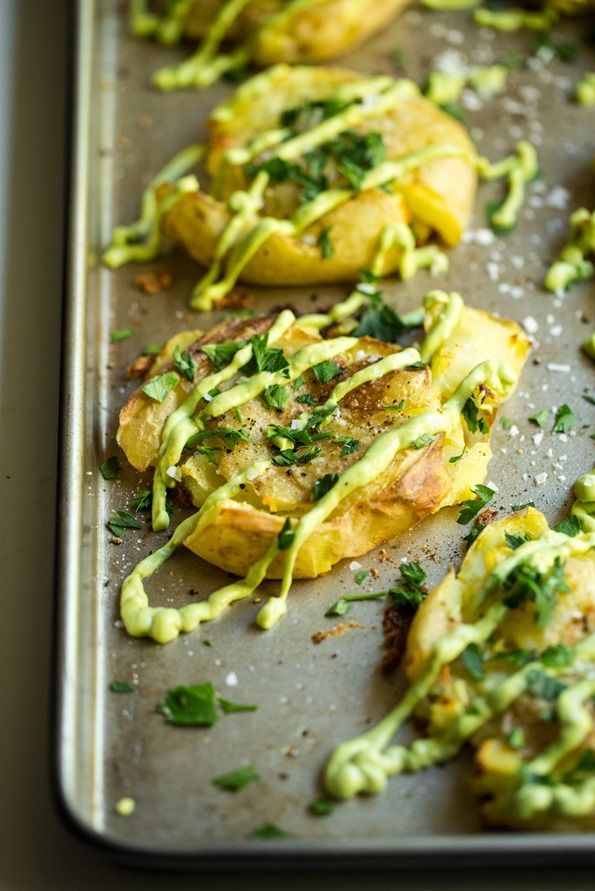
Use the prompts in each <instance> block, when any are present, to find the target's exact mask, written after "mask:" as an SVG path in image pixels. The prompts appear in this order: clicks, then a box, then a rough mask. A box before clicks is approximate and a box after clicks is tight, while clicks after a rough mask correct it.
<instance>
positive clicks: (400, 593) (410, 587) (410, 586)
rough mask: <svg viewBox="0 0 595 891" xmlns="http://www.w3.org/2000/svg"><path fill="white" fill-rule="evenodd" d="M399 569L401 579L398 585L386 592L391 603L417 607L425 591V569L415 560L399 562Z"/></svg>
mask: <svg viewBox="0 0 595 891" xmlns="http://www.w3.org/2000/svg"><path fill="white" fill-rule="evenodd" d="M399 570H400V573H401V579H400V582H399V583H398V587H395V588H391V589H390V590H389V592H388V593H389V594H390V596H391V598H392V601H393V603H395V604H398V605H400V606H407V607H413V608H414V609H417V607H418V606H419V605H420V603H421V602H422V600H423V599H424V597H425V596H426V593H427V592H426V587H425V583H426V573H425V570H423V569H422V567H421V566H420V565H419V563H416V561H415V560H412V561H411V562H410V563H401V566H400V567H399Z"/></svg>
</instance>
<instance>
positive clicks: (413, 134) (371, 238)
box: [164, 66, 477, 285]
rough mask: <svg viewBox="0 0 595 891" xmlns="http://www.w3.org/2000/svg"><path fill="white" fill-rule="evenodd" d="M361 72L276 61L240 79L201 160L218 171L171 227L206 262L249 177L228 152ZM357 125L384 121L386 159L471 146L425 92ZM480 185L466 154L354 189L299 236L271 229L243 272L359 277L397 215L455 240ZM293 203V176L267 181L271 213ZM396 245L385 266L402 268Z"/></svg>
mask: <svg viewBox="0 0 595 891" xmlns="http://www.w3.org/2000/svg"><path fill="white" fill-rule="evenodd" d="M358 79H361V75H358V74H357V73H356V72H352V71H348V70H344V69H339V68H305V67H296V68H293V69H290V68H288V67H287V66H278V67H277V68H273V69H271V70H270V71H268V72H266V75H259V76H258V77H257V78H253V79H252V81H249V82H248V83H247V84H245V85H243V86H242V87H241V88H240V89H239V90H238V92H237V93H236V95H235V96H234V98H233V99H232V100H231V101H230V102H229V103H228V104H227V105H226V106H223V107H222V109H221V110H220V111H221V113H219V114H214V115H213V117H212V118H211V121H210V123H209V133H210V137H209V145H208V154H207V158H206V162H205V163H206V167H207V170H208V171H209V174H210V176H211V177H212V178H213V191H212V194H210V195H207V194H206V193H204V192H189V193H185V194H184V195H182V196H181V197H180V199H179V200H178V201H177V202H176V203H175V204H174V206H173V208H172V209H171V210H170V211H169V212H168V213H167V214H166V217H165V221H164V229H165V233H166V235H167V236H168V237H170V238H171V239H172V240H173V241H174V242H177V243H180V244H182V245H183V246H184V247H185V249H186V250H187V251H188V253H189V254H190V255H191V256H192V257H193V258H194V259H195V260H197V262H198V263H200V264H201V265H203V266H206V267H208V266H209V265H210V263H211V261H212V259H213V255H214V251H215V246H216V243H217V239H218V237H219V236H220V234H221V232H222V231H223V229H224V228H225V226H226V224H227V222H228V221H229V218H230V217H229V212H228V209H227V200H228V198H229V196H230V195H231V194H232V192H234V191H236V190H237V189H242V188H245V187H246V186H247V180H246V178H245V175H244V173H243V171H242V169H241V168H240V167H237V166H233V165H231V164H229V163H227V162H224V154H225V152H226V151H228V150H229V149H230V148H237V147H241V146H243V145H245V144H246V142H248V141H249V140H250V139H251V138H252V137H253V136H255V135H256V134H257V133H259V132H261V131H262V130H263V129H267V128H269V127H274V126H277V125H278V120H279V115H280V113H281V112H282V111H283V110H284V109H286V108H292V107H295V106H297V105H300V104H303V103H304V102H308V101H311V100H319V99H322V98H324V97H326V96H329V95H331V94H332V93H333V92H334V91H335V90H336V88H337V86H338V85H339V84H341V83H346V82H353V81H356V80H358ZM356 129H357V130H358V132H362V133H366V132H373V131H379V132H380V133H381V134H382V137H383V140H384V143H385V146H386V152H387V158H388V159H389V160H390V159H397V158H399V157H401V156H402V155H403V154H405V153H408V152H411V151H414V150H416V149H420V148H423V147H425V146H428V145H431V144H434V143H448V144H450V145H455V146H457V147H459V148H460V149H461V150H462V151H464V152H466V153H468V154H469V155H470V156H473V154H474V149H473V146H472V144H471V142H470V140H469V138H468V136H467V134H466V132H465V130H464V128H463V127H462V126H461V125H460V124H459V123H458V122H457V121H454V120H453V119H452V118H451V117H449V116H448V115H446V114H444V112H442V111H441V110H440V109H438V108H436V106H434V105H433V104H432V103H431V102H428V101H427V100H426V99H424V98H423V97H421V96H411V97H408V98H404V99H403V100H402V101H401V102H400V103H399V105H398V107H397V108H396V109H393V110H392V111H391V112H388V113H386V114H385V115H383V116H382V117H378V118H376V119H367V120H365V121H362V122H361V125H358V127H357V128H356ZM476 186H477V175H476V172H475V168H474V165H473V164H472V163H470V162H469V161H468V160H466V159H464V158H460V157H452V158H442V159H436V160H434V161H431V162H428V163H426V164H423V165H422V166H420V167H419V168H417V169H416V170H415V171H414V172H413V173H412V175H411V179H410V180H409V181H408V182H407V183H400V184H395V185H394V186H393V187H391V192H390V193H389V194H387V192H385V191H383V190H380V189H375V190H369V191H366V192H360V193H357V194H355V195H354V196H353V197H352V198H351V199H350V200H349V201H348V202H347V203H346V204H344V205H342V206H340V207H338V208H335V209H334V210H332V211H330V212H329V213H327V214H325V215H324V216H323V217H322V218H321V219H319V220H318V221H317V222H316V223H314V224H313V225H311V226H310V227H309V228H308V229H306V230H305V231H304V232H303V233H302V234H300V235H299V236H289V235H283V234H280V233H275V234H273V235H272V236H271V237H270V238H269V239H268V240H267V242H266V243H265V244H264V245H262V246H261V247H260V248H259V249H258V250H257V251H256V253H255V254H254V256H253V257H252V258H251V260H250V261H249V262H248V264H247V265H246V266H245V268H244V269H243V271H242V273H241V280H243V281H246V282H253V283H255V284H264V285H272V284H283V285H300V284H306V285H309V284H315V283H324V282H339V281H356V280H357V279H358V276H359V272H360V271H361V269H362V268H369V266H370V264H371V262H372V257H373V251H374V248H375V247H376V246H377V242H378V238H379V236H380V233H381V232H382V230H383V229H384V227H385V226H386V225H388V224H391V223H410V222H411V221H412V220H413V221H417V222H419V223H421V224H423V225H424V227H429V228H430V229H431V230H434V231H435V232H437V234H438V235H439V237H440V238H441V239H442V240H443V241H444V242H445V243H446V244H449V245H452V244H456V243H457V242H458V241H459V240H460V238H461V236H462V233H463V231H464V229H465V227H466V225H467V223H468V220H469V217H470V214H471V210H472V206H473V201H474V198H475V191H476ZM295 205H296V201H295V195H294V194H293V193H292V192H291V190H290V189H288V187H287V184H285V183H282V184H271V185H270V186H269V188H268V189H267V192H266V194H265V207H264V213H265V214H270V215H271V216H275V217H278V216H281V217H288V216H290V215H291V213H292V212H293V210H294V209H295ZM323 228H329V230H330V237H331V241H332V244H333V256H332V257H330V258H328V259H323V258H322V256H321V252H320V249H319V247H318V246H317V244H316V241H317V238H318V236H319V234H320V231H321V229H323ZM400 254H401V252H400V250H399V249H394V250H392V251H391V252H390V253H389V255H388V257H387V262H386V263H385V267H384V269H383V274H385V275H388V274H390V273H391V272H394V271H395V270H396V269H397V268H398V265H399V260H400Z"/></svg>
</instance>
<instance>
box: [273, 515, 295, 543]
mask: <svg viewBox="0 0 595 891" xmlns="http://www.w3.org/2000/svg"><path fill="white" fill-rule="evenodd" d="M294 538H295V532H294V531H293V529H292V528H291V520H290V519H289V517H287V518H286V520H285V522H284V523H283V528H282V529H281V532H280V533H279V535H278V536H277V544H278V545H279V550H280V551H286V550H287V548H290V547H291V545H292V544H293V540H294Z"/></svg>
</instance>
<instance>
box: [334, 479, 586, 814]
mask: <svg viewBox="0 0 595 891" xmlns="http://www.w3.org/2000/svg"><path fill="white" fill-rule="evenodd" d="M590 476H592V474H591V475H590ZM587 477H589V475H586V476H585V477H584V478H583V481H584V480H585V479H587ZM586 487H588V483H586V484H585V483H584V482H583V483H581V485H580V486H578V492H579V493H581V494H583V495H585V494H586ZM590 495H592V493H591V492H589V496H590ZM587 513H588V512H587ZM594 570H595V533H593V532H592V531H584V530H583V531H579V532H578V533H577V534H575V535H574V537H572V536H571V535H567V534H565V533H563V532H558V531H555V530H552V529H550V528H549V527H548V525H547V521H546V520H545V517H544V516H543V515H542V514H541V513H540V512H539V511H537V510H535V509H533V508H526V509H525V510H523V511H521V512H519V513H517V514H516V515H513V516H510V517H505V518H504V519H502V520H499V521H497V522H495V523H493V524H492V525H490V526H488V527H487V528H486V529H485V530H484V531H483V532H481V533H480V535H479V536H478V537H477V539H476V540H475V542H474V543H473V544H472V545H471V547H470V548H469V550H468V552H467V554H466V556H465V559H464V561H463V564H462V566H461V569H460V570H459V572H458V574H456V575H455V573H454V572H453V571H452V570H451V571H450V573H449V574H448V575H447V577H446V578H445V579H444V580H443V581H442V582H441V583H440V584H439V585H438V586H437V587H436V588H435V589H434V590H433V591H432V592H431V593H430V594H429V595H428V597H427V599H426V600H425V601H424V602H423V603H422V605H421V607H420V609H419V611H418V613H417V615H416V617H415V619H414V622H413V625H412V627H411V630H410V632H409V639H408V643H407V654H406V668H407V672H408V674H409V677H410V680H411V685H410V687H409V689H408V690H407V691H406V693H405V694H404V696H403V698H402V699H401V701H400V702H399V703H398V704H397V705H396V706H395V708H394V709H393V710H392V711H391V712H390V713H389V714H388V715H387V716H386V717H385V718H384V719H383V720H382V721H381V722H380V723H379V724H377V725H376V726H375V727H373V728H371V729H370V730H369V731H367V732H366V733H364V734H363V735H362V736H360V737H357V738H355V739H353V740H351V741H349V742H346V743H343V744H341V745H340V746H339V747H338V748H337V749H336V750H335V752H334V754H333V755H332V756H331V759H330V761H329V763H328V765H327V768H326V773H325V783H326V786H327V789H328V791H329V792H331V793H332V794H334V795H336V796H338V797H342V798H348V797H351V796H353V795H356V794H358V793H360V792H367V793H376V792H380V791H381V790H382V789H383V788H384V787H385V785H386V782H387V779H388V778H389V777H391V776H394V775H396V774H398V773H401V772H403V771H417V770H421V769H423V768H426V767H429V766H431V765H433V764H437V763H440V762H443V761H446V760H448V759H450V758H452V757H454V756H455V755H456V754H457V753H458V752H459V751H460V749H461V748H462V747H463V745H465V744H466V743H467V742H469V741H470V742H471V744H472V745H473V747H474V748H475V750H476V757H477V763H478V767H479V769H480V771H481V776H480V777H479V779H478V780H477V781H476V791H477V793H478V797H479V799H480V802H481V807H482V812H483V816H484V817H485V819H486V820H488V821H489V822H492V823H497V824H506V825H512V826H523V825H524V826H531V827H532V828H539V827H547V826H550V825H552V824H556V823H558V824H560V822H562V823H563V822H564V821H566V822H567V823H572V822H578V823H579V824H582V825H585V826H592V825H593V822H594V820H595V761H594V759H593V757H592V752H593V749H592V747H593V745H594V744H595V708H594V705H593V696H594V694H595V572H594ZM412 715H416V716H417V717H418V718H421V719H423V720H424V722H425V723H426V726H427V733H426V735H425V736H424V737H422V738H419V739H417V740H415V741H414V742H413V743H411V744H410V745H407V746H404V745H395V744H391V743H392V739H393V737H394V735H395V734H396V733H397V731H398V730H399V728H400V727H401V726H402V724H403V723H404V721H405V720H407V718H409V717H411V716H412ZM554 722H556V723H554Z"/></svg>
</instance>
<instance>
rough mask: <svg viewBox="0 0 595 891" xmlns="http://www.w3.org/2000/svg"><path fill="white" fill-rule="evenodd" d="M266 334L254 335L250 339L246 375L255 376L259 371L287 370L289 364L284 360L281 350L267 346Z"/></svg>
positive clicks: (267, 337)
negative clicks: (250, 353)
mask: <svg viewBox="0 0 595 891" xmlns="http://www.w3.org/2000/svg"><path fill="white" fill-rule="evenodd" d="M268 341H269V335H268V334H255V335H254V336H253V337H251V338H250V343H251V344H252V358H251V359H250V362H248V364H247V365H246V373H247V374H256V373H257V372H260V371H284V372H285V369H288V368H289V362H288V361H287V359H286V358H285V355H284V353H283V350H282V349H280V348H279V347H270V346H268Z"/></svg>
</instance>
